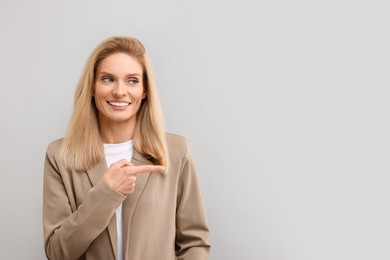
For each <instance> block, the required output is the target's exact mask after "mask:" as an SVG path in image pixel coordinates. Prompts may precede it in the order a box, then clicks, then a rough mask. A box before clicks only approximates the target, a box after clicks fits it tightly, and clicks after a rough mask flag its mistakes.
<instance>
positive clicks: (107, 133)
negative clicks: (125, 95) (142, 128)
mask: <svg viewBox="0 0 390 260" xmlns="http://www.w3.org/2000/svg"><path fill="white" fill-rule="evenodd" d="M134 129H135V122H120V123H117V122H115V123H112V122H111V123H108V122H101V121H100V122H99V130H100V135H101V137H102V139H103V143H106V144H117V143H123V142H126V141H129V140H132V139H133V135H134Z"/></svg>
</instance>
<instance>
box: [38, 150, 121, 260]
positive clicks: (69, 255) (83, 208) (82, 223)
mask: <svg viewBox="0 0 390 260" xmlns="http://www.w3.org/2000/svg"><path fill="white" fill-rule="evenodd" d="M52 150H56V149H50V145H49V147H48V149H47V153H46V159H45V165H44V185H43V186H44V187H43V228H44V240H45V241H44V242H45V253H46V256H47V258H48V259H54V260H61V259H67V260H70V259H78V258H79V257H80V256H82V255H83V254H84V252H85V251H86V250H87V248H88V247H89V245H90V244H91V243H92V241H93V240H94V239H95V238H96V237H97V236H98V235H99V234H100V233H101V232H102V231H103V230H104V229H105V228H106V227H107V225H108V223H109V221H110V219H111V218H112V216H113V215H114V213H115V210H116V207H117V206H118V205H119V204H120V203H121V202H122V201H123V200H124V198H125V196H124V195H122V194H120V193H118V192H116V191H114V190H112V189H111V188H110V187H109V186H108V185H107V184H106V183H105V182H104V181H103V180H102V179H101V180H100V181H99V182H98V183H97V184H96V185H95V186H94V187H93V188H91V189H90V190H89V191H88V194H87V195H86V197H85V200H84V202H83V203H82V204H81V205H80V206H79V207H78V208H77V209H76V210H72V207H71V205H70V202H69V201H70V199H69V197H68V195H67V194H68V192H71V191H70V190H69V189H71V188H72V187H66V185H65V184H64V180H63V174H64V173H63V172H62V171H65V170H63V169H64V167H60V166H59V163H58V160H57V159H56V158H55V157H56V156H55V155H53V154H56V152H52ZM60 169H62V170H60ZM68 182H69V181H68ZM68 182H67V185H69V183H68Z"/></svg>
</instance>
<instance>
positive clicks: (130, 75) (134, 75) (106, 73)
mask: <svg viewBox="0 0 390 260" xmlns="http://www.w3.org/2000/svg"><path fill="white" fill-rule="evenodd" d="M101 74H105V75H109V76H113V77H115V75H114V74H112V73H110V72H106V71H101V72H99V73H98V74H97V75H101ZM137 76H138V77H142V75H141V74H139V73H129V74H127V75H126V77H137Z"/></svg>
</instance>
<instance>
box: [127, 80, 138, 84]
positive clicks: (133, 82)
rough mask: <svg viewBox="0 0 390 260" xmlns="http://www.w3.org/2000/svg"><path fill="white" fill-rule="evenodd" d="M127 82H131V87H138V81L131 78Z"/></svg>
mask: <svg viewBox="0 0 390 260" xmlns="http://www.w3.org/2000/svg"><path fill="white" fill-rule="evenodd" d="M127 82H129V84H130V85H137V84H138V82H139V81H138V79H135V78H131V79H129V80H128V81H127Z"/></svg>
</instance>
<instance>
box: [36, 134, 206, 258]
mask: <svg viewBox="0 0 390 260" xmlns="http://www.w3.org/2000/svg"><path fill="white" fill-rule="evenodd" d="M167 141H168V149H169V159H170V169H169V172H168V173H167V175H166V176H164V175H162V174H159V173H146V174H140V175H138V177H137V183H136V187H135V191H134V193H133V194H131V195H128V196H124V195H123V194H121V193H118V192H116V191H115V190H113V189H111V188H110V187H109V186H108V185H107V184H106V183H105V182H104V181H103V179H102V178H101V177H102V175H103V174H104V172H105V171H106V169H107V165H106V162H105V161H104V160H102V161H101V162H99V163H98V164H97V165H95V166H94V167H93V168H92V169H90V170H88V171H87V172H76V171H73V170H68V169H66V168H65V167H64V165H63V164H62V163H61V162H60V161H59V159H58V153H59V149H60V145H61V142H62V140H57V141H54V142H53V143H51V144H50V145H49V146H48V148H47V154H46V160H45V171H44V192H43V227H44V240H45V241H44V242H45V252H46V256H47V258H48V259H52V260H61V259H67V260H71V259H90V260H92V259H93V260H99V259H102V260H110V259H116V257H117V234H116V217H115V211H116V208H117V207H118V206H119V205H120V203H123V204H122V205H123V206H122V207H123V208H122V219H123V240H124V246H123V247H124V258H125V259H126V260H174V259H182V260H190V259H191V260H203V259H208V255H209V250H210V246H209V244H208V242H207V241H206V240H207V236H208V233H209V230H208V225H207V221H206V216H205V211H204V207H203V202H202V198H201V193H200V189H199V185H198V180H197V176H196V173H195V169H194V164H193V161H192V159H191V155H190V152H189V150H188V147H187V142H186V140H185V139H184V138H183V137H180V136H177V135H172V134H168V135H167ZM132 163H134V164H135V165H140V164H152V163H151V162H150V161H149V160H148V159H147V158H144V157H143V156H141V155H140V154H139V153H137V151H134V154H133V158H132Z"/></svg>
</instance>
